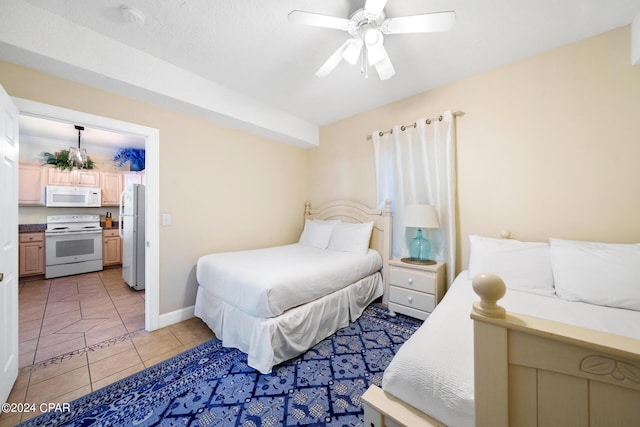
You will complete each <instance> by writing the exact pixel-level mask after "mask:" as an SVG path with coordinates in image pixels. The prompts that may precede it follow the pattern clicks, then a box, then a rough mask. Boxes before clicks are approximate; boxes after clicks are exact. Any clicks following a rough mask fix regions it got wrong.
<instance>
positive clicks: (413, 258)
mask: <svg viewBox="0 0 640 427" xmlns="http://www.w3.org/2000/svg"><path fill="white" fill-rule="evenodd" d="M430 252H431V242H429V240H427V239H425V238H424V237H422V230H421V229H418V233H417V235H416V237H415V238H413V239H412V240H411V244H410V245H409V259H408V261H405V260H406V258H403V259H402V261H403V262H409V263H411V264H423V265H425V264H426V265H428V264H435V261H433V260H430V259H429V253H430Z"/></svg>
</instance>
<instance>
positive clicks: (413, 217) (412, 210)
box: [404, 205, 440, 228]
mask: <svg viewBox="0 0 640 427" xmlns="http://www.w3.org/2000/svg"><path fill="white" fill-rule="evenodd" d="M404 226H405V227H416V228H440V222H439V221H438V213H437V212H436V208H435V207H433V206H432V205H408V206H406V207H405V212H404Z"/></svg>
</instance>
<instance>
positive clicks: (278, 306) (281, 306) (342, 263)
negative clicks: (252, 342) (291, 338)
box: [196, 244, 382, 318]
mask: <svg viewBox="0 0 640 427" xmlns="http://www.w3.org/2000/svg"><path fill="white" fill-rule="evenodd" d="M381 267H382V258H381V257H380V254H378V252H376V251H375V250H372V249H370V250H369V251H368V252H367V253H366V254H359V253H354V252H343V251H333V250H327V249H318V248H313V247H309V246H303V245H299V244H291V245H286V246H277V247H272V248H264V249H255V250H250V251H242V252H225V253H218V254H211V255H205V256H203V257H201V258H200V259H198V263H197V269H196V278H197V281H198V283H199V285H200V286H201V287H203V288H204V289H205V290H206V291H207V293H208V294H209V295H210V296H211V297H213V298H217V299H220V300H221V301H224V302H225V303H227V304H229V305H231V306H233V307H235V308H237V309H239V310H240V311H242V312H244V313H246V314H248V315H250V316H253V317H257V318H269V317H274V316H279V315H280V314H282V313H283V312H285V311H287V310H289V309H290V308H292V307H297V306H299V305H302V304H305V303H307V302H310V301H313V300H315V299H317V298H318V297H321V296H323V295H327V294H330V293H332V292H335V291H337V290H339V289H342V288H344V287H345V286H347V285H349V284H351V283H354V282H356V281H358V280H360V279H362V278H363V277H366V276H369V275H371V274H373V273H375V272H376V271H378V270H380V268H381Z"/></svg>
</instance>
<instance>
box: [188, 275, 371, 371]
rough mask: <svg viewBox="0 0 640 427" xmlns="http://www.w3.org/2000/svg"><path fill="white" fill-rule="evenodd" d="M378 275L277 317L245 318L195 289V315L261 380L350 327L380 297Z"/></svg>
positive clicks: (247, 315)
mask: <svg viewBox="0 0 640 427" xmlns="http://www.w3.org/2000/svg"><path fill="white" fill-rule="evenodd" d="M382 290H383V285H382V276H381V274H380V273H374V274H372V275H370V276H367V277H365V278H364V279H361V280H358V281H357V282H355V283H353V284H351V285H349V286H346V287H344V288H342V289H340V290H338V291H336V292H333V293H331V294H329V295H326V296H324V297H321V298H318V299H316V300H314V301H312V302H310V303H307V304H304V305H300V306H298V307H295V308H292V309H290V310H287V311H286V312H284V313H282V314H281V315H280V316H277V317H269V318H266V319H265V318H258V317H254V316H251V315H249V314H247V313H245V312H243V311H241V310H238V309H237V308H235V307H233V306H232V305H230V304H227V303H226V302H224V301H220V300H219V299H218V298H216V297H214V296H212V295H211V294H210V293H209V292H207V290H206V289H204V288H203V287H198V295H197V297H196V306H195V315H196V316H198V317H200V318H201V319H203V320H204V322H205V323H206V324H207V325H208V326H209V327H210V328H211V330H212V331H213V332H214V333H215V334H216V337H217V338H219V339H221V340H222V344H223V345H224V346H225V347H235V348H238V349H240V350H241V351H243V352H245V353H247V355H248V357H247V363H248V364H249V366H251V367H253V368H255V369H257V370H258V371H260V372H262V373H263V374H267V373H269V372H271V369H272V368H273V366H275V365H277V364H278V363H280V362H283V361H285V360H288V359H291V358H292V357H295V356H297V355H299V354H302V353H304V352H305V351H306V350H307V349H309V348H311V347H313V346H314V345H315V344H317V343H318V342H320V341H321V340H323V339H324V338H326V337H328V336H329V335H331V334H333V333H334V332H335V331H337V330H338V329H340V328H344V327H346V326H347V325H348V324H349V322H350V321H351V322H353V321H355V320H356V319H357V318H358V317H360V315H361V314H362V312H363V311H364V309H365V308H366V307H367V306H368V305H369V304H370V303H371V302H372V301H373V300H375V299H376V298H378V297H380V296H381V295H382Z"/></svg>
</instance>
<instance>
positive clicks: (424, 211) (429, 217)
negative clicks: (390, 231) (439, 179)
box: [402, 205, 440, 265]
mask: <svg viewBox="0 0 640 427" xmlns="http://www.w3.org/2000/svg"><path fill="white" fill-rule="evenodd" d="M404 226H405V227H414V228H417V229H418V232H417V234H416V237H415V238H413V239H412V240H411V242H410V244H409V258H402V261H404V262H407V263H410V264H423V265H425V264H426V265H429V264H435V263H436V262H435V261H433V260H430V259H429V252H431V242H429V240H428V239H425V238H424V237H423V236H422V229H423V228H439V227H440V223H439V222H438V213H437V212H436V209H435V208H434V207H433V206H432V205H408V206H406V207H405V212H404Z"/></svg>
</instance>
